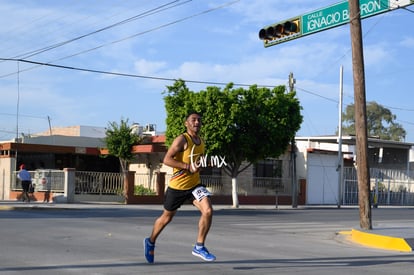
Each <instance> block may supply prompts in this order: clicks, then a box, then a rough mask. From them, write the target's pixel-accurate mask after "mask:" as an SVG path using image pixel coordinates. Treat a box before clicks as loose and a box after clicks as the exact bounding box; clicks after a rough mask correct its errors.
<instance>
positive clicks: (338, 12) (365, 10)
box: [302, 0, 389, 35]
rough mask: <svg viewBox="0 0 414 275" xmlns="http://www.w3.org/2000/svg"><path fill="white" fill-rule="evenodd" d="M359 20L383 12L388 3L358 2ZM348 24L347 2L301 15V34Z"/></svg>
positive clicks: (375, 0) (363, 0) (381, 0)
mask: <svg viewBox="0 0 414 275" xmlns="http://www.w3.org/2000/svg"><path fill="white" fill-rule="evenodd" d="M359 5H360V10H361V18H364V17H368V16H372V15H375V14H377V13H382V12H385V11H387V10H388V9H389V4H388V1H384V0H360V1H359ZM348 22H349V3H348V1H345V2H341V3H337V4H335V5H332V6H330V7H326V8H324V9H320V10H317V11H313V12H310V13H307V14H304V15H302V34H304V35H305V34H310V33H313V32H318V31H322V30H324V29H328V28H332V27H336V26H338V25H342V24H345V23H348Z"/></svg>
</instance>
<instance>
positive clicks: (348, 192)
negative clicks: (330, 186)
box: [343, 167, 414, 206]
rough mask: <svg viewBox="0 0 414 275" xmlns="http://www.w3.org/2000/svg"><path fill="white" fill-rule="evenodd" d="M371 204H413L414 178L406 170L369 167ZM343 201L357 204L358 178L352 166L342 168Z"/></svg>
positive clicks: (347, 203)
mask: <svg viewBox="0 0 414 275" xmlns="http://www.w3.org/2000/svg"><path fill="white" fill-rule="evenodd" d="M370 176H371V178H370V190H371V192H370V197H371V203H372V204H373V205H400V206H411V205H414V178H413V175H412V174H411V172H409V171H407V170H395V169H381V168H371V169H370ZM343 203H344V204H345V205H358V178H357V171H356V169H355V168H354V167H349V168H348V167H347V168H344V188H343Z"/></svg>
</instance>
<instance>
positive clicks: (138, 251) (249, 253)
mask: <svg viewBox="0 0 414 275" xmlns="http://www.w3.org/2000/svg"><path fill="white" fill-rule="evenodd" d="M214 207H215V213H214V219H213V226H212V228H211V230H210V233H209V236H208V240H207V243H206V245H207V247H208V249H209V250H210V252H212V253H214V254H215V255H216V256H217V260H216V261H215V262H212V263H209V262H203V261H202V260H201V259H199V258H197V257H194V256H192V255H191V249H192V245H193V244H194V241H195V237H196V232H197V223H198V212H197V211H196V209H195V208H193V207H192V206H190V205H186V206H184V207H182V209H180V210H179V212H178V213H177V216H176V217H175V219H174V220H173V221H172V223H170V224H169V225H168V227H167V228H166V229H165V230H164V232H163V233H162V234H161V236H160V237H159V239H158V241H157V244H156V250H155V263H154V264H152V265H151V264H148V263H146V261H145V258H144V254H143V248H142V240H143V238H144V237H147V236H148V235H149V233H150V231H151V228H152V224H153V222H154V220H155V218H156V217H157V216H158V215H159V214H160V213H161V209H162V207H161V206H159V205H153V206H148V205H116V204H110V205H107V204H23V203H20V202H0V274H34V275H37V274H42V275H44V274H63V275H66V274H180V275H181V274H308V275H312V274H315V275H316V274H318V275H324V274H335V275H342V274H367V275H371V274H372V275H374V274H375V275H389V274H412V273H413V268H414V257H413V256H414V255H413V253H412V252H399V251H393V250H384V249H376V248H372V247H369V246H364V245H361V244H359V243H355V242H353V241H352V240H350V239H349V238H347V235H344V234H338V233H339V232H343V231H349V230H352V229H353V228H359V210H358V208H355V207H342V208H339V209H338V208H336V207H299V208H296V209H292V208H291V207H289V206H285V207H279V208H277V209H276V208H275V207H271V206H265V207H263V206H241V207H240V208H239V209H233V208H231V207H230V206H222V205H219V206H214ZM413 214H414V208H394V207H391V208H381V207H380V208H378V209H373V210H372V216H373V218H372V220H373V226H374V230H373V231H374V232H376V231H379V232H385V231H387V233H391V234H392V233H393V232H394V233H395V234H397V235H399V234H408V235H410V234H413V233H412V232H413V231H414V221H413V220H412V217H413ZM408 235H407V236H404V237H411V235H410V236H408Z"/></svg>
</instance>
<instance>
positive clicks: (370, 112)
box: [342, 101, 407, 141]
mask: <svg viewBox="0 0 414 275" xmlns="http://www.w3.org/2000/svg"><path fill="white" fill-rule="evenodd" d="M396 118H397V117H396V115H394V114H393V113H392V112H391V111H390V110H389V109H387V108H385V107H384V106H382V105H380V104H378V103H377V102H375V101H371V102H368V103H367V131H368V136H370V137H379V138H380V139H384V140H394V141H404V140H405V136H406V134H407V133H406V131H405V130H404V128H403V127H402V125H401V124H399V123H396V122H395V120H396ZM343 122H344V126H343V129H342V131H343V133H344V134H347V135H355V107H354V104H350V105H348V106H347V107H346V109H345V113H344V114H343Z"/></svg>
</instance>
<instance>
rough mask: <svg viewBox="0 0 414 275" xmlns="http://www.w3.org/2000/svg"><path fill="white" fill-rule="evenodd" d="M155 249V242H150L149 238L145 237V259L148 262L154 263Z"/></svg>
mask: <svg viewBox="0 0 414 275" xmlns="http://www.w3.org/2000/svg"><path fill="white" fill-rule="evenodd" d="M154 249H155V244H153V243H151V242H150V239H149V238H145V239H144V254H145V259H147V262H148V263H150V264H152V263H154Z"/></svg>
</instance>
